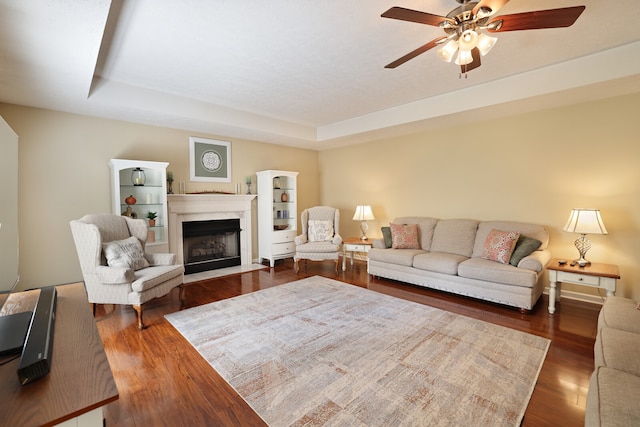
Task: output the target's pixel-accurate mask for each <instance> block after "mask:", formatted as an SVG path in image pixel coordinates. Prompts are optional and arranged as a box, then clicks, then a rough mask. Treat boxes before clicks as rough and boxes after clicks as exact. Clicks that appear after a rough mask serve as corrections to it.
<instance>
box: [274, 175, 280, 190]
mask: <svg viewBox="0 0 640 427" xmlns="http://www.w3.org/2000/svg"><path fill="white" fill-rule="evenodd" d="M273 188H275V189H276V190H279V189H280V177H279V176H276V177H275V178H273Z"/></svg>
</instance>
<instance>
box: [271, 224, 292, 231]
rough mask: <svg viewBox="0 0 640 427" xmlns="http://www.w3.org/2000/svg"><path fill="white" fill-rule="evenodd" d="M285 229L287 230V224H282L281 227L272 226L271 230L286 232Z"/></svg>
mask: <svg viewBox="0 0 640 427" xmlns="http://www.w3.org/2000/svg"><path fill="white" fill-rule="evenodd" d="M287 228H289V224H282V225H274V226H273V229H274V230H276V231H281V230H286V229H287Z"/></svg>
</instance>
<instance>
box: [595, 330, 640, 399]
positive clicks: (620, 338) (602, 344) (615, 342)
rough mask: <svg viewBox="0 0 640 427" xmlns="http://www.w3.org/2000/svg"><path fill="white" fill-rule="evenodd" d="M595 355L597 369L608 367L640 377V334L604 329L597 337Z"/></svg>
mask: <svg viewBox="0 0 640 427" xmlns="http://www.w3.org/2000/svg"><path fill="white" fill-rule="evenodd" d="M593 355H594V361H595V366H596V367H598V366H606V367H608V368H613V369H619V370H621V371H625V372H628V373H630V374H633V375H638V376H640V357H638V355H640V334H634V333H633V332H628V331H621V330H619V329H612V328H602V330H601V331H600V332H599V333H598V335H597V336H596V344H595V346H594V348H593ZM638 393H640V390H638Z"/></svg>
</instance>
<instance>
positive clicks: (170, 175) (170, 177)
mask: <svg viewBox="0 0 640 427" xmlns="http://www.w3.org/2000/svg"><path fill="white" fill-rule="evenodd" d="M167 194H173V172H170V171H167Z"/></svg>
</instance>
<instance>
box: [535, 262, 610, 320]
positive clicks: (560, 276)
mask: <svg viewBox="0 0 640 427" xmlns="http://www.w3.org/2000/svg"><path fill="white" fill-rule="evenodd" d="M559 261H560V260H559V259H557V258H555V259H552V260H551V262H549V265H547V270H548V271H549V313H551V314H553V313H555V311H556V301H560V293H561V291H562V286H561V285H562V282H565V283H571V284H573V285H582V286H589V287H592V288H598V289H604V290H605V291H606V292H607V296H612V295H613V294H615V292H616V281H617V280H618V279H619V278H620V271H619V270H618V266H617V265H613V264H598V263H592V264H590V265H587V266H584V267H580V266H578V265H577V264H576V265H574V266H571V265H570V264H569V263H570V261H567V263H566V264H563V265H560V262H559Z"/></svg>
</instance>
